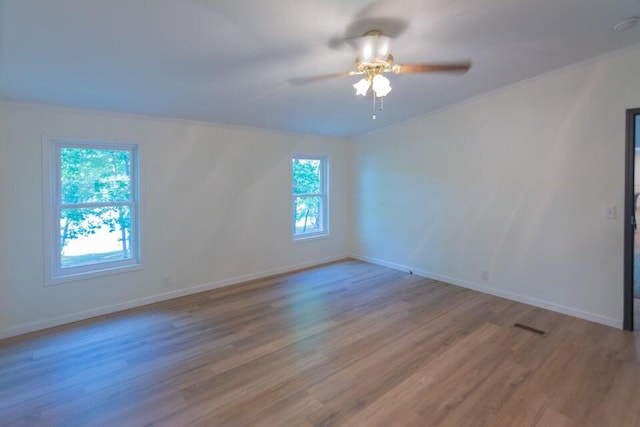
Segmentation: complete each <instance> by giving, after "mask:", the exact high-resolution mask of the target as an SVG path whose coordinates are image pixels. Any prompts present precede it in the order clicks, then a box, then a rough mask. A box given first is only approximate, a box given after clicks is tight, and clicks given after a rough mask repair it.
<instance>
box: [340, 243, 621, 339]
mask: <svg viewBox="0 0 640 427" xmlns="http://www.w3.org/2000/svg"><path fill="white" fill-rule="evenodd" d="M350 257H351V258H355V259H358V260H360V261H364V262H368V263H371V264H377V265H381V266H383V267H389V268H392V269H394V270H401V271H411V272H412V273H413V274H416V275H418V276H421V277H426V278H428V279H434V280H439V281H441V282H445V283H449V284H452V285H456V286H460V287H463V288H467V289H472V290H474V291H478V292H482V293H485V294H489V295H494V296H497V297H501V298H506V299H509V300H512V301H517V302H521V303H524V304H528V305H532V306H534V307H539V308H544V309H546V310H550V311H555V312H557V313H562V314H567V315H569V316H573V317H577V318H579V319H584V320H589V321H591V322H595V323H600V324H602V325H607V326H611V327H613V328H618V329H622V319H615V318H613V317H607V316H602V315H600V314H596V313H591V312H588V311H584V310H580V309H577V308H573V307H567V306H565V305H561V304H556V303H553V302H550V301H545V300H540V299H537V298H532V297H529V296H526V295H520V294H516V293H514V292H509V291H505V290H502V289H496V288H492V287H489V286H485V285H481V284H479V283H473V282H469V281H467V280H460V279H456V278H454V277H448V276H443V275H440V274H436V273H432V272H430V271H425V270H421V269H419V268H414V267H410V266H406V265H401V264H396V263H394V262H389V261H385V260H381V259H377V258H372V257H368V256H365V255H357V254H351V255H350Z"/></svg>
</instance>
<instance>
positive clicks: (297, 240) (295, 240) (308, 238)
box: [291, 233, 330, 244]
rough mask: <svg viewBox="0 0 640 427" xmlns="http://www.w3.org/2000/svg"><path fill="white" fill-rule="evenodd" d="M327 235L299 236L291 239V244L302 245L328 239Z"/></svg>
mask: <svg viewBox="0 0 640 427" xmlns="http://www.w3.org/2000/svg"><path fill="white" fill-rule="evenodd" d="M329 237H330V236H329V233H323V234H313V235H310V236H299V237H294V238H292V239H291V243H292V244H293V243H302V242H310V241H313V240H322V239H328V238H329Z"/></svg>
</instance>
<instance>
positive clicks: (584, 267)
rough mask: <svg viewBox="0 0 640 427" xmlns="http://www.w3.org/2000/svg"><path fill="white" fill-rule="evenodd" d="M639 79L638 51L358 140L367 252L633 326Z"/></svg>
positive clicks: (357, 214) (361, 236) (357, 247)
mask: <svg viewBox="0 0 640 427" xmlns="http://www.w3.org/2000/svg"><path fill="white" fill-rule="evenodd" d="M638 76H640V50H639V49H638V48H634V49H628V50H625V51H620V52H617V53H614V54H612V55H609V56H606V57H601V58H597V59H595V60H592V61H589V62H587V63H583V64H578V65H575V66H572V67H569V68H565V69H561V70H558V71H555V72H553V73H549V74H546V75H543V76H540V77H538V78H535V79H532V80H529V81H526V82H522V83H520V84H518V85H514V86H511V87H508V88H505V89H502V90H499V91H497V92H494V93H491V94H488V95H485V96H482V97H478V98H475V99H472V100H469V101H467V102H464V103H461V104H458V105H455V106H452V107H450V108H447V109H446V110H442V111H439V112H436V113H433V114H430V115H427V116H423V117H421V118H418V119H414V120H411V121H408V122H405V123H402V124H398V125H396V126H394V127H391V128H387V129H385V130H382V131H379V132H376V133H371V134H367V135H363V136H360V137H357V138H355V139H354V145H353V153H352V157H353V169H354V170H353V172H352V173H353V174H354V180H355V184H354V185H355V188H357V192H356V193H355V198H356V200H355V201H354V208H355V211H354V212H353V222H354V227H356V239H355V241H354V243H353V244H354V248H353V251H354V252H355V253H356V254H358V256H360V257H361V258H363V259H368V260H373V261H376V262H380V263H383V264H387V265H392V266H401V267H404V268H411V269H413V270H416V271H417V272H418V273H420V274H423V275H425V276H429V277H434V278H440V279H444V280H446V281H448V282H450V283H455V284H459V285H462V286H467V287H471V288H476V289H481V290H483V291H486V292H490V293H493V294H497V295H503V296H507V297H509V298H513V299H517V300H521V301H526V302H529V303H533V304H535V305H539V306H543V307H547V308H551V309H553V310H557V311H561V312H566V313H569V314H573V315H575V316H578V317H583V318H588V319H591V320H594V321H598V322H601V323H605V324H609V325H612V326H618V327H620V326H621V324H622V312H623V310H622V301H623V226H622V214H623V197H624V146H625V109H627V108H633V107H640V85H639V84H638ZM397 84H401V82H400V81H398V83H397ZM604 205H616V206H617V213H618V218H617V219H616V220H605V219H604V217H603V206H604ZM483 270H488V271H489V272H490V276H489V280H488V281H483V280H482V271H483Z"/></svg>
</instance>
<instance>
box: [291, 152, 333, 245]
mask: <svg viewBox="0 0 640 427" xmlns="http://www.w3.org/2000/svg"><path fill="white" fill-rule="evenodd" d="M328 166H329V165H328V160H327V157H326V156H309V155H294V156H293V159H292V164H291V170H292V182H293V185H292V188H293V196H292V200H293V238H294V240H298V239H304V238H309V237H316V236H325V235H327V234H329V221H328V214H327V212H328V208H327V204H328V201H327V194H328V185H327V177H328V173H327V172H328V170H329V167H328Z"/></svg>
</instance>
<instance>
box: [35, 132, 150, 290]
mask: <svg viewBox="0 0 640 427" xmlns="http://www.w3.org/2000/svg"><path fill="white" fill-rule="evenodd" d="M47 150H48V157H49V165H48V166H49V171H48V172H49V173H48V174H47V176H48V178H49V186H48V187H49V212H48V219H49V221H48V222H47V224H48V228H49V230H48V236H49V240H50V242H49V248H50V251H49V254H48V255H49V256H48V264H49V267H50V268H49V274H48V277H47V278H48V279H49V282H51V283H55V282H56V281H61V280H62V279H64V280H68V279H69V278H72V277H74V276H79V275H86V274H97V273H104V272H107V271H114V270H120V269H123V268H132V267H135V266H138V265H139V264H140V253H139V252H140V251H139V224H138V222H139V221H138V218H139V210H140V209H139V202H138V146H137V145H136V144H121V143H93V142H91V143H90V142H71V141H60V140H50V141H48V146H47Z"/></svg>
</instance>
